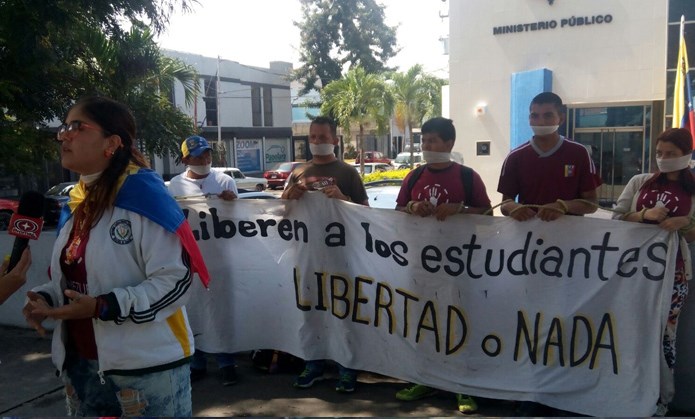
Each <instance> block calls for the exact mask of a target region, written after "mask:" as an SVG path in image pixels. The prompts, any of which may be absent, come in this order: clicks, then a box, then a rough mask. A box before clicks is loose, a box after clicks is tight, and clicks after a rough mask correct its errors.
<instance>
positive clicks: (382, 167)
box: [351, 163, 393, 175]
mask: <svg viewBox="0 0 695 419" xmlns="http://www.w3.org/2000/svg"><path fill="white" fill-rule="evenodd" d="M351 166H352V167H354V168H355V169H356V170H357V171H358V172H359V171H360V164H359V163H355V164H352V165H351ZM387 170H393V166H391V165H390V164H388V163H365V164H364V174H365V175H368V174H370V173H374V172H385V171H387Z"/></svg>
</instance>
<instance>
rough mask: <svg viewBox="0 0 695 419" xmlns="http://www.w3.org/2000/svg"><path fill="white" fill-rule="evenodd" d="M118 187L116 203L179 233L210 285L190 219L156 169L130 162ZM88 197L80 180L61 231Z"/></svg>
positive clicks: (62, 219) (64, 212)
mask: <svg viewBox="0 0 695 419" xmlns="http://www.w3.org/2000/svg"><path fill="white" fill-rule="evenodd" d="M117 187H118V192H117V193H116V201H115V203H114V206H116V207H119V208H123V209H125V210H128V211H132V212H134V213H136V214H139V215H142V216H143V217H145V218H147V219H149V220H151V221H153V222H155V223H157V224H159V225H160V226H162V227H163V228H164V229H165V230H167V231H169V232H171V233H174V234H176V235H177V236H178V237H179V240H181V245H182V246H183V248H184V249H186V252H187V253H188V256H189V257H190V258H191V270H192V271H193V272H194V273H197V274H198V277H199V278H200V281H201V282H202V283H203V285H205V287H206V288H207V287H208V284H209V283H210V274H209V273H208V269H207V267H206V266H205V262H204V261H203V255H202V254H201V253H200V249H199V248H198V244H197V243H196V241H195V238H194V237H193V232H192V231H191V226H190V225H189V224H188V220H186V217H185V216H184V215H183V211H181V208H180V207H179V204H177V203H176V201H175V200H174V198H172V196H171V195H170V194H169V191H168V190H167V189H166V186H164V182H162V178H161V177H159V175H158V174H157V173H156V172H154V171H153V170H150V169H144V168H141V167H138V166H136V165H134V164H130V165H129V166H128V167H127V168H126V171H125V173H124V174H123V175H122V176H121V178H120V179H119V180H118V185H117ZM85 196H86V185H85V184H84V182H82V181H80V182H78V184H77V185H75V187H74V188H72V191H70V201H68V204H67V205H66V206H65V207H63V210H62V213H61V215H60V220H59V221H58V231H60V229H61V228H62V227H63V226H64V225H65V222H66V221H67V220H69V219H70V217H71V216H72V214H73V212H74V211H75V208H77V206H78V205H80V203H81V202H82V201H84V198H85Z"/></svg>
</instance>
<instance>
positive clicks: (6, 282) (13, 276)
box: [0, 247, 31, 304]
mask: <svg viewBox="0 0 695 419" xmlns="http://www.w3.org/2000/svg"><path fill="white" fill-rule="evenodd" d="M9 264H10V257H9V255H8V256H7V257H6V258H5V261H4V262H3V264H2V266H0V272H2V273H1V274H0V304H2V303H4V302H5V300H7V299H8V298H10V296H11V295H12V294H14V293H15V291H17V290H18V289H20V288H21V287H22V285H24V283H25V282H27V271H28V270H29V266H31V250H30V249H29V248H28V247H27V248H26V249H24V251H23V252H22V257H21V258H19V262H17V265H16V266H15V267H14V268H12V270H10V271H9V272H7V266H8V265H9Z"/></svg>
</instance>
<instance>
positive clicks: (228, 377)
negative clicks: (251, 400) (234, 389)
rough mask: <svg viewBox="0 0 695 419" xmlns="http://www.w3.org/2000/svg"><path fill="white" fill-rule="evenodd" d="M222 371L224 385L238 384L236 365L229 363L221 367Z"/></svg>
mask: <svg viewBox="0 0 695 419" xmlns="http://www.w3.org/2000/svg"><path fill="white" fill-rule="evenodd" d="M221 371H222V385H223V386H225V387H226V386H231V385H234V384H236V381H237V378H236V367H235V366H234V365H228V366H226V367H223V368H221Z"/></svg>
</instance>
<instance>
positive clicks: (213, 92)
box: [203, 79, 217, 127]
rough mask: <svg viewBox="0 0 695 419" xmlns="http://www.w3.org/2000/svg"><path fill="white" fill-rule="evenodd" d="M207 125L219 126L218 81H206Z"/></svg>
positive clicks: (204, 97)
mask: <svg viewBox="0 0 695 419" xmlns="http://www.w3.org/2000/svg"><path fill="white" fill-rule="evenodd" d="M203 102H205V121H206V123H205V125H207V126H215V127H216V126H217V80H215V79H207V80H205V96H203Z"/></svg>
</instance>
